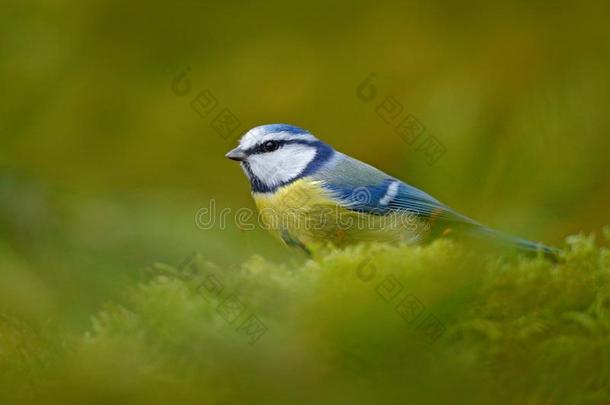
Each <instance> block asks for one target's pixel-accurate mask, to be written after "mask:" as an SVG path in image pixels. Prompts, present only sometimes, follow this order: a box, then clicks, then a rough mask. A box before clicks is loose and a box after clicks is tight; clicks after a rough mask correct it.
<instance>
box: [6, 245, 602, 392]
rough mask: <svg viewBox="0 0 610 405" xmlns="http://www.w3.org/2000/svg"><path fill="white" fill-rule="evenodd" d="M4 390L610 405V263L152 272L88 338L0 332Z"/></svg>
mask: <svg viewBox="0 0 610 405" xmlns="http://www.w3.org/2000/svg"><path fill="white" fill-rule="evenodd" d="M0 327H1V334H0V348H1V349H2V350H0V361H1V364H2V370H3V372H2V373H1V374H0V381H1V383H2V385H3V396H6V397H7V399H11V400H13V401H16V400H17V399H19V400H24V401H32V402H40V401H42V402H46V403H53V402H55V403H162V402H167V401H171V402H172V403H254V402H255V401H261V402H263V403H288V402H297V403H313V402H319V403H371V402H382V403H490V402H495V403H606V402H608V401H610V389H609V386H610V251H609V250H608V248H607V247H604V246H598V245H596V243H595V242H594V239H593V238H592V237H585V236H575V237H570V238H568V240H567V243H566V250H565V254H564V257H563V258H562V260H560V261H559V262H558V263H552V262H549V261H547V260H545V259H542V258H529V259H527V258H518V257H512V258H511V257H509V258H507V257H502V258H500V257H497V256H484V255H480V254H478V253H477V252H475V251H472V250H469V249H465V248H464V247H461V246H459V245H457V244H455V243H453V242H451V241H447V240H440V241H437V242H435V243H433V244H431V245H429V246H425V247H407V246H398V247H397V246H387V245H366V246H364V245H363V246H355V247H350V248H348V249H345V250H326V251H323V250H321V251H318V252H316V253H315V254H314V257H313V258H312V259H311V260H308V261H306V262H305V263H304V264H301V265H296V264H295V265H277V264H274V263H270V262H268V261H266V260H265V259H263V258H261V257H253V258H251V259H250V260H248V261H247V262H246V263H244V264H243V266H241V267H240V268H219V267H217V266H214V265H213V264H210V263H206V261H205V258H203V257H201V256H199V255H194V256H191V257H189V258H186V259H185V261H184V262H183V263H182V264H181V265H180V266H178V268H175V267H170V266H166V265H161V264H157V265H154V266H153V267H152V268H151V269H150V271H147V272H145V274H144V275H143V278H142V280H141V281H140V282H139V283H137V284H136V285H132V286H130V287H127V288H126V292H125V294H124V297H123V298H122V299H120V300H119V302H115V303H111V304H108V305H107V306H106V308H105V309H104V310H103V311H101V312H99V313H98V314H97V315H95V316H94V317H93V322H92V327H91V330H90V332H88V333H87V334H86V336H81V337H79V336H71V337H66V336H62V335H61V333H60V332H58V331H53V329H52V327H49V328H44V327H40V326H37V327H35V328H34V327H29V326H27V325H25V324H21V323H20V322H18V321H16V320H11V319H8V318H5V319H2V321H1V323H0Z"/></svg>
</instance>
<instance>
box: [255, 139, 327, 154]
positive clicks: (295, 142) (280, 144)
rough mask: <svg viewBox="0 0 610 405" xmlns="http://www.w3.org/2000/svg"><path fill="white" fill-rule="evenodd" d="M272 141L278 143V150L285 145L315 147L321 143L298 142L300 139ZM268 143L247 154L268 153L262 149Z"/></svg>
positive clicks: (257, 146) (259, 145)
mask: <svg viewBox="0 0 610 405" xmlns="http://www.w3.org/2000/svg"><path fill="white" fill-rule="evenodd" d="M270 140H271V141H274V142H277V143H278V148H277V149H280V148H281V147H283V146H284V145H309V146H315V145H316V144H317V143H319V141H302V140H298V139H291V140H274V139H270ZM266 142H268V141H265V142H263V143H262V144H258V145H256V146H253V147H251V148H248V149H246V151H245V153H246V154H247V155H257V154H261V153H267V152H266V151H264V150H263V149H262V146H263V145H264V144H265V143H266Z"/></svg>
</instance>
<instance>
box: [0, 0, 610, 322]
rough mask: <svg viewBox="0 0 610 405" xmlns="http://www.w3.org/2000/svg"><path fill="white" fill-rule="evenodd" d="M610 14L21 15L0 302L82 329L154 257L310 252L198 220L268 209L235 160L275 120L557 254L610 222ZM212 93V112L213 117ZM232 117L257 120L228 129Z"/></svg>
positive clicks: (9, 25) (246, 5) (7, 127)
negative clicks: (434, 149) (424, 147)
mask: <svg viewBox="0 0 610 405" xmlns="http://www.w3.org/2000/svg"><path fill="white" fill-rule="evenodd" d="M609 9H610V5H609V4H608V3H607V2H584V3H582V2H581V3H576V2H568V1H560V2H550V1H534V2H528V1H519V0H513V1H503V2H492V3H490V2H483V1H475V2H468V3H464V2H453V1H445V2H398V1H395V2H362V1H357V2H335V3H333V2H323V1H313V2H306V3H301V4H293V3H288V4H287V3H286V2H280V1H268V2H264V3H261V2H202V1H176V2H127V3H126V2H122V1H116V0H115V1H88V2H77V1H61V0H53V1H51V0H49V1H38V2H29V1H9V2H8V3H7V2H5V3H4V4H3V6H2V10H1V11H0V77H2V90H3V91H2V97H1V99H0V112H1V117H2V119H1V120H0V133H1V138H0V269H1V270H0V310H2V311H3V312H8V313H12V314H15V315H16V316H20V317H24V318H26V319H34V320H41V319H48V318H49V317H50V318H53V319H59V320H60V322H64V324H65V325H67V327H68V328H70V329H73V330H75V331H80V330H85V329H86V328H87V327H88V326H89V316H90V315H91V313H93V312H94V311H95V310H96V309H98V308H99V306H100V305H101V303H102V302H105V301H107V300H109V299H112V297H113V296H115V295H117V294H120V291H121V287H122V286H123V285H125V284H126V283H128V282H129V281H130V280H132V278H134V277H137V274H138V272H139V271H141V270H142V269H143V268H145V267H147V266H149V265H150V264H151V263H153V262H166V263H174V264H178V263H179V262H180V261H181V260H182V259H183V258H184V257H185V256H187V255H188V254H190V253H191V252H193V251H197V252H199V253H200V254H201V255H202V256H203V257H205V258H206V259H208V260H210V261H214V262H217V263H220V264H223V265H226V264H229V265H230V264H235V263H240V262H241V261H243V260H244V259H245V258H247V257H250V256H251V255H253V254H256V253H258V254H262V255H264V256H266V257H268V258H270V259H271V260H276V261H278V262H281V261H286V260H300V259H292V257H293V256H294V252H292V251H290V250H289V249H288V248H286V247H284V246H283V245H281V244H280V243H278V242H277V241H275V240H274V239H272V237H271V236H270V235H268V234H267V233H266V232H265V231H264V230H260V229H257V230H254V231H244V230H240V229H239V228H238V227H237V226H235V225H234V224H233V223H232V222H230V221H229V223H228V226H227V228H226V229H224V230H222V229H211V230H202V229H199V228H198V227H197V226H196V225H195V215H196V213H197V211H198V210H199V209H200V208H202V207H208V206H209V202H210V200H211V199H214V201H215V202H216V206H217V208H218V209H222V208H227V207H229V208H231V209H233V210H235V209H238V208H240V207H250V208H253V204H252V201H251V197H250V195H249V186H248V183H247V180H246V178H245V176H244V175H243V173H242V172H241V170H240V169H239V167H238V166H237V165H236V164H235V163H234V162H231V161H229V160H227V159H226V158H224V154H225V153H226V152H227V151H228V150H229V149H230V148H232V147H233V146H234V145H235V143H236V139H237V138H238V137H239V135H241V134H243V133H244V132H245V131H246V130H248V129H249V128H251V127H253V126H257V125H261V124H267V123H289V124H293V125H298V126H301V127H304V128H307V129H309V130H310V131H311V132H312V133H314V134H316V135H317V136H318V137H319V138H321V139H323V140H324V141H326V142H328V143H330V144H332V145H333V146H334V147H335V148H336V149H338V150H340V151H342V152H345V153H347V154H349V155H351V156H354V157H356V158H358V159H361V160H363V161H366V162H368V163H371V164H373V165H375V166H377V167H378V168H380V169H382V170H384V171H386V172H388V173H390V174H392V175H394V176H397V177H399V178H401V179H403V180H405V181H407V182H409V183H410V184H412V185H415V186H417V187H419V188H422V189H424V190H426V191H427V192H428V193H430V194H432V195H434V196H435V197H437V198H438V199H440V200H441V201H443V202H445V203H446V204H448V205H450V206H451V207H453V208H455V209H456V210H458V211H460V212H462V213H464V214H467V215H469V216H471V217H473V218H475V219H477V220H479V221H481V222H483V223H485V224H488V225H490V226H494V227H496V228H499V229H501V230H503V231H506V232H509V233H513V234H517V235H520V236H523V237H526V238H529V239H534V240H542V241H544V242H546V243H549V244H558V243H560V242H561V240H562V239H563V238H564V237H565V236H566V235H568V234H570V233H577V232H580V231H583V232H592V231H593V232H597V231H599V230H600V229H601V227H602V226H603V225H604V224H608V223H610V212H609V211H608V207H609V206H610V204H609V203H610V176H608V173H609V172H610V159H609V158H608V156H609V151H610V136H609V134H610V114H608V109H609V108H610V76H609V75H608V72H609V71H610V69H609V68H610V30H609V29H608V17H609ZM373 73H374V81H373V84H372V85H373V86H374V88H375V91H376V97H375V99H374V100H371V101H364V100H363V99H362V97H359V96H358V94H359V92H358V86H359V85H361V84H362V82H363V81H364V80H365V79H367V78H370V77H371V74H373ZM181 75H182V76H181ZM184 80H186V82H185V81H184ZM177 83H179V84H177ZM177 86H178V87H177ZM201 92H204V94H207V95H211V97H213V98H214V99H215V100H216V103H217V105H216V107H215V109H214V111H212V112H211V113H210V114H207V115H206V114H200V112H198V111H197V108H195V107H193V100H194V99H196V97H197V96H198V95H199V94H201ZM386 97H394V100H396V101H397V102H399V103H400V105H401V106H402V113H401V115H400V118H402V117H405V116H412V117H414V118H416V120H417V122H419V123H420V124H421V125H422V126H423V128H424V130H425V134H426V136H433V137H434V138H435V139H437V140H438V142H440V144H442V146H443V148H444V150H445V152H444V153H443V154H442V156H440V157H439V159H438V160H437V161H436V162H434V163H433V164H431V163H430V161H429V159H427V158H426V156H425V154H423V153H422V152H421V150H420V151H418V150H417V148H414V147H412V146H410V145H408V144H407V143H406V142H405V141H404V140H403V139H401V137H400V136H398V135H397V133H396V131H395V125H394V124H392V125H390V124H387V123H386V122H384V120H383V119H382V118H381V117H380V115H379V114H378V107H379V105H380V104H381V103H382V102H383V101H384V100H385V99H386ZM225 109H228V111H230V113H231V114H232V116H233V117H234V118H235V119H236V120H237V121H238V125H237V126H236V128H235V129H234V131H233V133H232V134H230V135H228V136H221V134H219V131H218V130H216V129H215V127H214V124H213V123H214V122H215V121H214V120H215V117H217V114H219V113H220V112H221V111H227V110H225ZM400 118H399V119H400ZM237 121H236V122H237Z"/></svg>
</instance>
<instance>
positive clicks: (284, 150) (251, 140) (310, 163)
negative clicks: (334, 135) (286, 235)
mask: <svg viewBox="0 0 610 405" xmlns="http://www.w3.org/2000/svg"><path fill="white" fill-rule="evenodd" d="M332 154H333V149H332V148H331V147H330V146H328V145H326V144H325V143H323V142H321V141H320V140H318V139H317V138H316V137H315V136H313V135H312V134H311V133H309V132H308V131H306V130H304V129H302V128H298V127H295V126H292V125H286V124H271V125H261V126H259V127H255V128H252V129H251V130H249V131H248V132H246V134H245V135H244V136H243V137H242V138H241V140H240V141H239V146H238V147H237V148H235V149H233V150H232V151H230V152H229V153H227V154H226V157H228V158H229V159H232V160H236V161H239V162H240V163H241V166H242V168H243V170H244V172H245V173H246V175H247V176H248V178H249V179H250V183H251V184H252V191H254V192H263V193H264V192H273V191H275V190H276V189H277V188H278V187H281V186H284V185H286V184H290V183H291V182H293V181H295V180H297V179H300V178H302V177H304V176H307V175H310V174H312V173H313V172H315V170H316V169H317V168H318V167H319V166H320V165H321V164H323V163H324V162H326V161H327V160H328V159H329V158H330V157H331V156H332Z"/></svg>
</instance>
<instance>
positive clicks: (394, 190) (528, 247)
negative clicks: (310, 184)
mask: <svg viewBox="0 0 610 405" xmlns="http://www.w3.org/2000/svg"><path fill="white" fill-rule="evenodd" d="M312 178H314V179H316V180H319V181H321V182H322V184H323V186H324V187H326V188H327V189H328V190H329V191H331V192H332V193H333V195H334V196H335V198H336V199H337V200H338V201H339V202H340V204H341V205H342V206H343V207H345V208H349V209H351V210H354V211H359V212H366V213H370V214H376V215H388V214H392V213H397V212H398V213H400V212H405V213H412V214H414V215H417V216H418V217H421V218H424V219H427V220H429V221H431V222H432V221H434V222H444V223H445V225H465V226H464V227H463V228H462V229H464V230H465V231H466V233H467V234H468V235H471V236H474V237H477V238H482V239H487V240H493V241H495V242H497V243H499V244H502V245H506V246H515V247H517V248H519V249H521V250H523V251H527V252H532V253H534V252H538V251H542V252H543V253H544V254H546V255H547V256H549V257H551V258H555V257H556V256H557V255H558V253H559V250H558V249H555V248H552V247H549V246H545V245H542V244H540V243H535V242H530V241H528V240H525V239H521V238H516V237H513V236H510V235H506V234H503V233H501V232H498V231H495V230H493V229H491V228H488V227H486V226H484V225H481V224H480V223H478V222H476V221H474V220H472V219H470V218H468V217H467V216H465V215H462V214H459V213H458V212H456V211H454V210H453V209H451V208H449V207H448V206H446V205H445V204H443V203H441V202H440V201H438V200H437V199H435V198H434V197H432V196H430V195H428V194H427V193H425V192H423V191H421V190H419V189H417V188H415V187H413V186H410V185H408V184H406V183H404V182H402V181H400V180H397V179H395V178H394V177H392V176H389V175H387V174H385V173H384V172H382V171H380V170H378V169H376V168H374V167H373V166H370V165H368V164H366V163H363V162H360V161H358V160H356V159H353V158H350V157H349V156H347V155H344V154H342V153H339V152H337V153H336V156H334V157H333V159H332V160H331V161H329V162H328V164H326V165H325V166H323V167H320V168H319V170H318V171H317V172H316V173H315V174H314V175H313V176H312Z"/></svg>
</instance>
